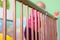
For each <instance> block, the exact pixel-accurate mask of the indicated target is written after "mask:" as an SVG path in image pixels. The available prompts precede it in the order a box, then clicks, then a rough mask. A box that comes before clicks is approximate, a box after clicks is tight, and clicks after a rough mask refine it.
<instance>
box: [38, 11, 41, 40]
mask: <svg viewBox="0 0 60 40" xmlns="http://www.w3.org/2000/svg"><path fill="white" fill-rule="evenodd" d="M38 13H39V12H38ZM40 27H41V26H40V13H39V14H38V37H39V40H40V39H41V35H40V34H41V33H40Z"/></svg>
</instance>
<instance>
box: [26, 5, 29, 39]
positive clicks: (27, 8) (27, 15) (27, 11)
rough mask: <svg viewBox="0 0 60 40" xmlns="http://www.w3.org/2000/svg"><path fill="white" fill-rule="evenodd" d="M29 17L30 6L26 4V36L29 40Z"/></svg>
mask: <svg viewBox="0 0 60 40" xmlns="http://www.w3.org/2000/svg"><path fill="white" fill-rule="evenodd" d="M28 17H29V7H28V6H27V5H26V22H27V31H26V32H27V33H26V38H27V40H29V30H28Z"/></svg>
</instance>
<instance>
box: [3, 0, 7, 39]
mask: <svg viewBox="0 0 60 40" xmlns="http://www.w3.org/2000/svg"><path fill="white" fill-rule="evenodd" d="M6 1H7V0H3V40H6V19H7V9H6V4H7V2H6Z"/></svg>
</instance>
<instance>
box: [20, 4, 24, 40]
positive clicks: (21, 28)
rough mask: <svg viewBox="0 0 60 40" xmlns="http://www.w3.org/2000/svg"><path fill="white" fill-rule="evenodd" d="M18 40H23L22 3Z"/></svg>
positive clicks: (21, 5)
mask: <svg viewBox="0 0 60 40" xmlns="http://www.w3.org/2000/svg"><path fill="white" fill-rule="evenodd" d="M20 40H23V3H20Z"/></svg>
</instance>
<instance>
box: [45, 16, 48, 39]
mask: <svg viewBox="0 0 60 40" xmlns="http://www.w3.org/2000/svg"><path fill="white" fill-rule="evenodd" d="M47 27H48V20H47V16H46V15H45V27H44V39H45V40H47V34H48V32H47Z"/></svg>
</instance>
